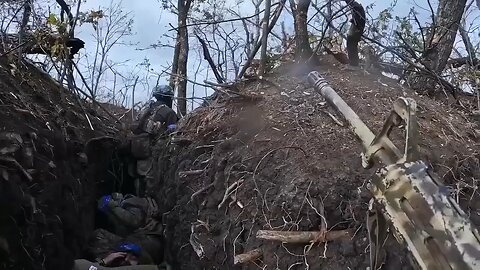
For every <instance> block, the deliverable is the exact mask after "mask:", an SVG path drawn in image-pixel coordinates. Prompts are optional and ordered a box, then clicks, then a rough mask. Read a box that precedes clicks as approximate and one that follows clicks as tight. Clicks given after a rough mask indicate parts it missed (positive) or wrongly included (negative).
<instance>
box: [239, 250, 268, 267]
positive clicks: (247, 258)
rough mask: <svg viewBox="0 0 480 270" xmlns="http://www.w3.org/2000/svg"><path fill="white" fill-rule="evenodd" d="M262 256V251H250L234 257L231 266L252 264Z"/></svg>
mask: <svg viewBox="0 0 480 270" xmlns="http://www.w3.org/2000/svg"><path fill="white" fill-rule="evenodd" d="M262 255H263V253H262V250H261V249H259V248H257V249H254V250H250V251H249V252H247V253H243V254H238V255H235V257H234V258H233V264H235V265H237V264H242V263H248V262H254V261H256V260H257V259H258V258H260V257H262Z"/></svg>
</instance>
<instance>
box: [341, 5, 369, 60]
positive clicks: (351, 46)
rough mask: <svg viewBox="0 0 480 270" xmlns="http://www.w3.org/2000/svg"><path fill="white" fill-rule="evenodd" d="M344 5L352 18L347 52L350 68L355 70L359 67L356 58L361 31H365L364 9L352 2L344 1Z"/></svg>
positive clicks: (357, 58)
mask: <svg viewBox="0 0 480 270" xmlns="http://www.w3.org/2000/svg"><path fill="white" fill-rule="evenodd" d="M344 1H345V3H346V4H347V5H348V6H349V8H350V9H351V10H352V18H351V19H350V23H351V25H350V29H349V31H348V35H347V52H348V59H349V62H350V68H353V69H355V68H357V67H358V65H359V62H360V60H359V57H358V43H359V42H360V40H361V39H362V35H363V31H364V30H365V22H366V16H365V9H364V8H363V6H362V5H361V4H360V3H358V2H355V1H354V0H344Z"/></svg>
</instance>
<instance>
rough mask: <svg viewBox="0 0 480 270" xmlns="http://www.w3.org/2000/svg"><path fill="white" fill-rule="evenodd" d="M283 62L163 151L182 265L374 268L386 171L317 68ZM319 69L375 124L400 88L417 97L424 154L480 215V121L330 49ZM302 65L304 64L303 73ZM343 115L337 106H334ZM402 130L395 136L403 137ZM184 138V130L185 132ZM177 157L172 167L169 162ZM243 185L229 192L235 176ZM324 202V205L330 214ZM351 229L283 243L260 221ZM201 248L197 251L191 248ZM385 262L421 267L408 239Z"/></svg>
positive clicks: (165, 198) (174, 244)
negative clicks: (372, 230)
mask: <svg viewBox="0 0 480 270" xmlns="http://www.w3.org/2000/svg"><path fill="white" fill-rule="evenodd" d="M295 70H297V71H298V69H297V68H296V67H295V66H290V67H289V66H288V65H284V66H283V67H281V68H279V69H277V70H276V71H275V72H274V73H273V74H272V75H270V76H268V77H267V78H265V79H262V80H250V81H248V82H245V83H244V84H243V85H239V86H238V87H237V88H236V89H234V90H236V91H240V92H241V93H242V94H243V95H244V96H242V97H238V96H235V95H232V96H230V97H228V95H226V94H224V95H221V98H220V99H219V100H218V101H217V102H216V103H214V104H212V105H211V106H209V107H204V108H199V109H197V110H195V111H194V112H193V113H191V114H190V115H188V116H187V117H186V118H184V119H183V120H182V121H181V122H180V123H179V131H178V134H177V135H176V139H175V140H177V141H181V143H180V142H179V143H173V144H172V145H171V146H169V147H168V148H166V149H163V150H162V151H160V153H161V154H160V156H161V157H160V158H159V161H158V162H159V164H162V169H159V171H158V173H159V179H161V180H160V181H161V183H162V188H161V189H159V190H158V191H157V190H151V194H153V195H154V196H156V197H157V198H158V199H159V200H160V202H161V205H163V210H164V212H165V214H164V222H165V224H166V236H167V244H168V248H169V250H170V251H171V257H172V258H171V259H173V260H174V261H175V269H366V267H368V266H369V249H368V238H367V230H366V226H365V219H366V211H367V208H368V202H369V200H370V198H371V196H370V194H369V192H368V191H367V190H366V183H367V182H368V180H369V179H370V178H371V177H373V176H374V174H375V170H365V169H363V168H362V166H361V160H360V153H361V151H362V149H361V144H360V143H359V142H358V140H357V139H356V137H355V136H354V134H353V133H352V132H351V130H350V129H349V128H348V127H347V126H346V124H344V123H341V124H342V125H343V126H340V125H339V123H337V122H336V121H334V119H333V118H336V119H339V120H340V121H341V120H342V118H341V117H339V116H338V115H336V114H335V112H334V111H333V110H332V109H331V108H329V106H328V105H327V104H326V102H325V101H324V99H323V98H322V97H321V96H320V94H318V93H316V92H315V90H314V89H312V88H311V87H310V86H309V85H308V83H307V82H306V72H301V73H300V75H299V73H298V72H294V71H295ZM318 71H320V73H321V74H322V75H323V76H324V77H325V78H326V79H327V80H328V82H329V83H330V84H331V85H332V87H333V88H334V89H336V90H337V91H338V93H339V94H340V95H341V96H342V97H343V98H344V99H345V101H346V102H347V103H348V104H349V105H350V106H351V107H352V108H353V109H354V110H355V111H356V112H357V113H358V114H359V116H360V117H361V118H362V119H363V120H364V121H365V122H366V123H367V125H368V126H369V127H370V128H371V129H372V130H374V131H375V132H377V131H379V130H380V128H381V127H382V125H383V122H384V120H385V119H386V117H387V115H388V113H389V112H390V110H391V108H392V104H393V101H395V99H396V98H398V97H402V96H406V97H412V98H414V99H415V100H416V101H417V103H418V118H419V120H418V121H419V128H420V134H419V138H420V142H419V144H420V150H421V155H422V159H424V160H425V161H426V162H428V163H429V164H431V166H432V168H433V170H434V171H435V172H436V173H437V174H438V175H439V178H441V179H443V180H444V181H445V182H446V183H447V184H449V185H452V186H453V187H454V188H455V189H456V190H457V191H458V194H454V196H457V198H458V200H459V201H460V202H461V204H462V206H464V208H465V209H466V210H467V211H468V212H469V213H470V214H471V217H472V220H473V221H474V222H475V223H476V224H477V225H479V224H480V222H479V218H478V214H477V210H478V209H479V206H480V205H478V202H479V200H478V199H477V197H476V196H477V195H478V194H477V193H476V187H477V181H478V180H479V179H480V178H479V172H480V169H479V167H480V166H479V158H480V153H479V149H480V147H479V142H480V130H479V123H478V122H476V123H475V122H474V120H473V118H471V117H470V115H468V113H466V112H464V111H462V110H460V109H456V108H454V107H452V106H449V105H448V104H443V103H442V102H441V101H435V100H432V99H431V98H428V97H422V96H418V95H416V94H415V93H412V92H410V91H409V90H408V89H405V88H403V87H402V86H400V85H398V84H397V83H396V82H395V81H394V80H392V79H389V78H386V77H384V76H381V75H374V74H367V73H365V72H363V71H343V70H341V69H340V68H339V66H338V65H337V64H336V62H335V60H333V58H330V57H325V58H323V59H322V60H321V65H320V66H319V67H318ZM295 73H297V74H295ZM331 115H333V116H334V117H332V116H331ZM401 137H402V134H401V132H398V134H395V136H394V142H395V143H396V144H397V145H399V146H401V144H402V140H401ZM180 138H181V140H180ZM168 157H169V160H170V164H171V165H170V166H165V165H164V164H165V160H166V159H167V158H168ZM236 182H237V183H239V185H238V188H235V189H234V190H233V191H232V192H231V196H227V200H226V201H224V202H222V201H223V198H224V196H225V193H226V190H227V188H228V187H230V186H231V185H232V184H234V183H236ZM322 208H323V209H324V215H323V217H322V215H321V213H322V211H321V210H322ZM322 218H325V220H326V223H327V229H328V230H340V229H351V230H352V231H353V232H354V237H352V238H351V239H344V240H339V241H332V242H329V243H327V244H323V243H322V244H315V245H299V244H281V243H278V242H269V241H262V240H258V239H256V237H255V236H256V233H257V231H258V230H261V229H267V230H279V231H298V230H300V231H301V230H319V226H320V224H321V220H322ZM193 246H195V247H196V249H197V252H195V251H194V249H193V248H192V247H193ZM257 248H259V249H261V250H262V253H263V257H262V258H261V259H260V260H257V261H255V262H251V263H247V264H243V265H236V266H235V265H234V261H233V258H234V256H235V255H237V254H241V253H244V252H248V251H250V250H253V249H257ZM385 250H386V252H387V259H386V268H385V269H410V268H411V266H410V263H409V259H408V255H407V253H406V252H405V249H404V247H401V246H400V245H399V244H397V243H396V241H395V240H393V239H391V238H390V239H389V241H387V243H386V246H385Z"/></svg>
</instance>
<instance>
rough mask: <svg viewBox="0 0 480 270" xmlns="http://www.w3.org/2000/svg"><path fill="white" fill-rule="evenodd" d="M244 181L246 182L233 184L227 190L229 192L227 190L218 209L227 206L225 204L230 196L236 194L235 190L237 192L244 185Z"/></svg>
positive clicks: (241, 181)
mask: <svg viewBox="0 0 480 270" xmlns="http://www.w3.org/2000/svg"><path fill="white" fill-rule="evenodd" d="M243 181H245V180H244V179H240V180H238V181H236V182H235V183H233V184H231V185H230V186H229V187H228V188H227V190H225V195H224V196H223V200H222V201H221V202H220V204H219V205H218V209H220V208H222V206H223V205H224V204H225V202H226V201H227V199H228V198H229V197H230V195H232V194H233V193H234V192H235V190H237V188H239V187H240V186H241V185H242V184H243Z"/></svg>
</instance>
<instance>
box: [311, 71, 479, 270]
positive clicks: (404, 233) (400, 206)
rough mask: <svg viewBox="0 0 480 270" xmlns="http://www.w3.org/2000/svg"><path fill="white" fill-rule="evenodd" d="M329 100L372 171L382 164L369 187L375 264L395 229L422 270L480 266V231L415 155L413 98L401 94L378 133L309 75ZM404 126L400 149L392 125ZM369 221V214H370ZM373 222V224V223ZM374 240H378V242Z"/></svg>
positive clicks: (376, 266) (320, 80)
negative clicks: (374, 214) (374, 205)
mask: <svg viewBox="0 0 480 270" xmlns="http://www.w3.org/2000/svg"><path fill="white" fill-rule="evenodd" d="M308 81H309V83H310V84H311V85H312V86H314V88H315V90H316V91H318V92H319V93H320V94H321V95H322V96H323V97H324V98H325V99H326V100H327V102H328V103H329V104H330V105H331V106H333V107H334V108H335V109H336V110H337V111H338V112H339V113H341V114H342V115H343V116H344V118H345V120H346V121H347V122H348V123H349V125H350V126H351V128H352V129H353V132H355V134H356V135H357V137H358V138H359V139H360V141H361V142H362V144H363V147H364V149H365V152H364V153H362V165H363V166H364V167H365V168H366V169H368V168H371V167H372V166H373V165H374V164H375V162H379V163H382V167H381V169H379V170H378V173H377V175H378V177H377V178H375V179H372V180H371V181H370V184H369V188H370V190H371V192H372V193H373V197H374V199H375V201H376V203H377V204H378V205H380V206H381V211H380V212H381V213H382V214H383V215H378V217H376V218H377V220H376V221H377V222H376V226H374V228H372V229H371V230H369V234H370V237H371V238H372V235H374V237H375V238H376V244H375V243H372V241H371V252H370V256H371V257H370V258H371V260H370V261H371V264H372V267H373V269H379V268H380V267H381V263H382V262H380V261H379V252H378V251H379V248H381V244H382V243H383V241H384V239H385V238H386V235H387V227H388V226H387V222H385V223H384V224H383V226H382V222H378V219H380V218H381V219H382V220H384V221H388V222H389V223H390V225H391V226H390V228H391V229H392V230H391V231H392V232H393V235H394V236H395V238H396V239H397V241H398V242H399V243H401V244H405V245H406V246H407V248H408V249H409V251H410V252H411V254H412V255H413V258H414V259H415V262H416V264H417V265H416V266H417V267H419V268H421V269H462V270H463V269H480V235H479V233H478V231H477V230H476V228H474V226H473V225H472V224H471V222H470V220H469V218H468V217H467V215H466V214H465V212H464V211H463V210H462V209H461V208H460V206H459V205H458V204H457V203H456V202H455V201H454V200H453V199H452V198H451V197H450V194H449V191H448V188H447V187H445V186H443V185H442V184H441V183H440V182H439V181H438V180H437V179H436V177H435V176H434V175H433V174H432V173H431V172H430V171H429V168H428V166H427V165H426V164H425V163H424V162H423V161H421V160H419V158H418V154H417V119H416V103H415V100H413V99H410V98H399V99H398V100H397V101H396V102H395V103H394V106H393V110H392V112H391V113H390V116H389V117H388V119H387V120H386V122H385V124H384V126H383V128H382V130H381V131H380V133H379V134H378V135H376V136H375V135H374V134H373V132H372V131H371V130H370V129H369V128H368V127H367V126H366V125H365V123H363V122H362V120H361V119H360V118H359V117H358V115H357V114H356V113H355V112H354V111H353V110H352V109H351V108H350V107H349V106H348V105H347V103H345V101H344V100H343V99H342V98H341V97H340V96H339V95H338V94H337V93H336V92H335V90H333V89H332V88H331V87H330V86H329V85H328V83H327V82H326V80H325V79H324V78H323V77H322V76H321V75H320V74H319V73H318V72H316V71H313V72H311V73H310V74H309V75H308ZM400 126H404V127H405V134H406V139H405V149H403V150H400V149H399V148H397V146H395V144H394V143H393V142H392V141H391V140H390V138H389V134H390V133H391V131H392V130H393V128H396V127H397V128H398V127H400ZM367 221H368V218H367ZM369 225H371V224H369ZM374 242H375V241H374Z"/></svg>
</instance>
